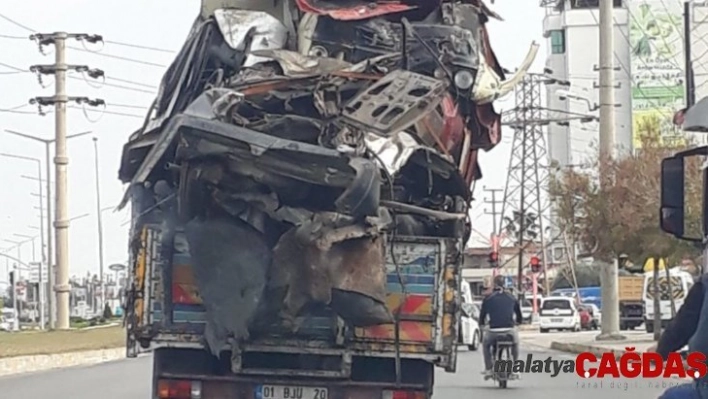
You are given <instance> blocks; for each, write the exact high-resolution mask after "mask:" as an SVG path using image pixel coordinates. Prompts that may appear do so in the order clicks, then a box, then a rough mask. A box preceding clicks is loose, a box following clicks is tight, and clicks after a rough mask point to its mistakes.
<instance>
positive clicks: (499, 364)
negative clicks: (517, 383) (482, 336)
mask: <svg viewBox="0 0 708 399" xmlns="http://www.w3.org/2000/svg"><path fill="white" fill-rule="evenodd" d="M510 331H511V329H503V330H501V329H500V330H494V332H496V333H503V332H510ZM487 332H489V330H487ZM492 345H493V347H492V353H493V354H494V367H493V371H492V375H491V376H490V377H487V379H492V380H494V381H495V382H496V383H497V384H498V385H499V388H502V389H503V388H506V387H507V384H508V382H509V381H511V380H516V379H518V378H519V377H518V375H516V374H515V373H514V372H513V366H514V356H513V353H512V349H513V347H514V337H513V336H512V335H511V334H502V335H499V336H497V339H496V341H495V342H494V343H493V344H492Z"/></svg>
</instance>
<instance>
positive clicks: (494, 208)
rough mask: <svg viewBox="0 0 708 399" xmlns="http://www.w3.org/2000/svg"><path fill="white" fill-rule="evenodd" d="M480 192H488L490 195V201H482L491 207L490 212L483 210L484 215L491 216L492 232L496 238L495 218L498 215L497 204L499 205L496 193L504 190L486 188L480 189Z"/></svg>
mask: <svg viewBox="0 0 708 399" xmlns="http://www.w3.org/2000/svg"><path fill="white" fill-rule="evenodd" d="M482 190H484V191H485V192H488V193H490V194H491V195H492V199H491V200H489V199H487V198H485V199H484V202H485V203H487V204H490V205H491V206H492V211H491V212H489V211H487V210H486V209H485V210H484V213H485V214H487V215H492V232H493V234H494V235H495V236H496V235H497V234H498V233H499V232H498V231H497V216H498V215H499V213H497V204H499V203H500V202H501V201H500V200H498V199H497V193H500V192H504V190H502V189H500V188H487V187H482Z"/></svg>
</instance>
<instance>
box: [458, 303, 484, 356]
mask: <svg viewBox="0 0 708 399" xmlns="http://www.w3.org/2000/svg"><path fill="white" fill-rule="evenodd" d="M460 325H461V327H462V328H460V343H461V344H462V345H467V348H468V349H469V350H471V351H476V350H477V349H478V348H479V344H480V343H481V341H482V332H481V331H480V329H479V307H478V306H477V305H475V304H473V303H463V304H462V317H461V318H460Z"/></svg>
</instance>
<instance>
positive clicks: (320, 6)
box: [296, 0, 418, 21]
mask: <svg viewBox="0 0 708 399" xmlns="http://www.w3.org/2000/svg"><path fill="white" fill-rule="evenodd" d="M349 3H350V4H348V5H346V6H343V5H341V4H337V3H336V2H329V1H325V0H296V4H297V6H298V8H299V9H300V11H302V12H309V13H312V14H317V15H326V16H328V17H331V18H334V19H338V20H340V21H356V20H360V19H367V18H373V17H380V16H382V15H387V14H395V13H399V12H404V11H410V10H414V9H416V8H418V7H417V6H415V5H410V4H404V2H402V1H378V2H374V1H355V2H349ZM352 3H353V5H352Z"/></svg>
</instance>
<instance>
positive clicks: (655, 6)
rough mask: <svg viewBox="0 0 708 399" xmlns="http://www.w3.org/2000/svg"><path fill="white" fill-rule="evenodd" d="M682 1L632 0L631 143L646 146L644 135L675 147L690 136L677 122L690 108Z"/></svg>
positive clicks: (630, 18)
mask: <svg viewBox="0 0 708 399" xmlns="http://www.w3.org/2000/svg"><path fill="white" fill-rule="evenodd" d="M682 4H683V3H682V2H678V1H662V0H631V1H628V2H627V7H628V9H629V36H630V57H631V71H632V125H633V126H632V142H633V144H634V148H641V146H642V138H643V136H652V137H656V138H658V139H659V140H660V142H661V143H662V144H664V145H668V146H672V147H676V146H681V145H684V144H685V143H686V137H685V135H684V134H683V132H682V131H681V130H680V129H677V128H676V126H674V124H673V116H674V114H675V113H676V111H678V110H680V109H682V108H683V107H684V104H685V78H684V76H685V75H684V66H683V65H684V64H683V58H684V51H683V39H682V35H683V33H682V32H683V17H682V15H683V5H682Z"/></svg>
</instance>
